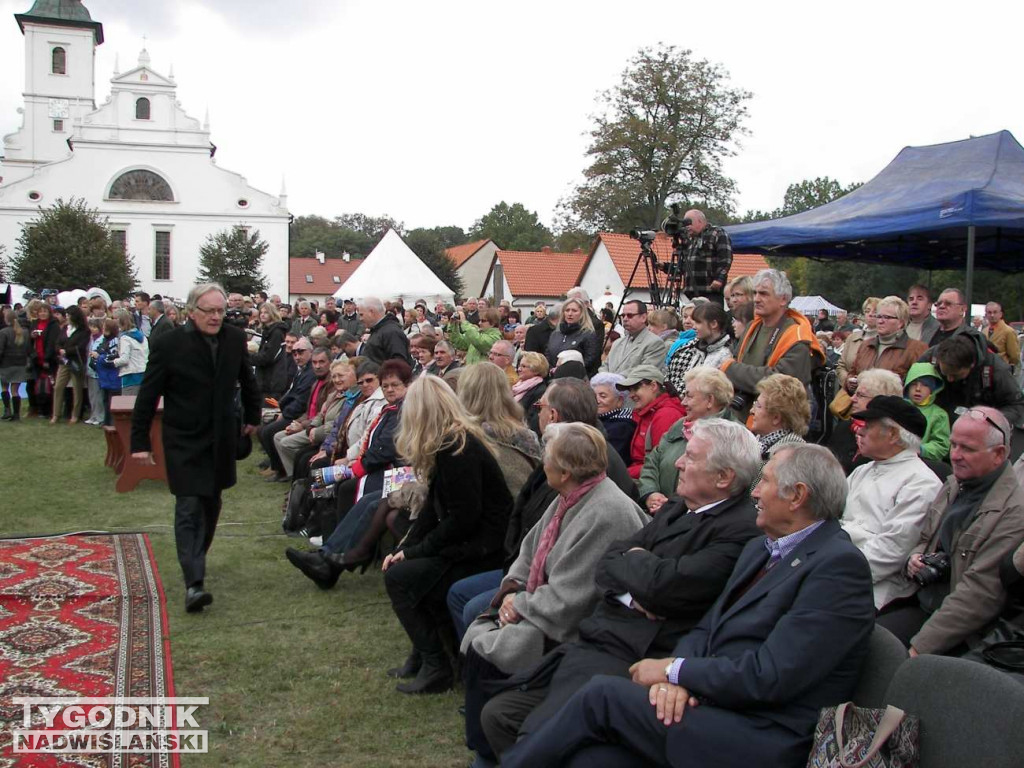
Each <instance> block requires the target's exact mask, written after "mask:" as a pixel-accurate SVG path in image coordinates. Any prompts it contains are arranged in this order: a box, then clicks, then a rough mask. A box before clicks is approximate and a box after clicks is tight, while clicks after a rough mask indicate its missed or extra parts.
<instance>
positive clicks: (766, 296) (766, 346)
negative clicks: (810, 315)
mask: <svg viewBox="0 0 1024 768" xmlns="http://www.w3.org/2000/svg"><path fill="white" fill-rule="evenodd" d="M792 299H793V286H792V284H791V283H790V282H789V278H788V277H786V273H785V272H780V271H779V270H777V269H762V270H761V271H760V272H758V273H757V274H756V275H755V276H754V319H753V320H752V321H751V323H750V325H749V326H748V327H747V332H746V334H744V336H743V338H742V339H741V340H740V345H739V348H738V349H737V351H736V357H735V358H734V359H730V360H727V361H726V362H725V363H723V364H722V371H724V372H725V375H726V376H728V377H729V381H731V382H732V385H733V387H734V388H735V389H736V392H737V393H742V396H743V398H742V399H743V407H742V408H741V409H739V410H740V415H741V416H742V417H743V418H746V416H747V414H748V413H749V412H750V407H751V406H752V405H753V404H754V400H756V399H757V384H758V382H759V381H761V379H764V378H767V377H768V376H771V375H772V374H773V373H784V374H786V375H787V376H792V377H793V378H795V379H797V380H799V381H801V382H803V383H804V384H809V383H810V381H811V374H812V373H813V372H814V370H815V369H816V368H818V367H820V366H821V365H824V363H825V352H824V350H822V348H821V344H820V343H819V342H818V339H817V337H816V336H815V335H814V329H813V328H812V327H811V324H810V322H809V321H808V320H807V318H806V317H804V316H803V315H802V314H800V313H799V312H797V311H796V310H793V309H790V308H789V302H790V301H791V300H792Z"/></svg>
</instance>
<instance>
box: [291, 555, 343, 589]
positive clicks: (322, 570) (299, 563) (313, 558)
mask: <svg viewBox="0 0 1024 768" xmlns="http://www.w3.org/2000/svg"><path fill="white" fill-rule="evenodd" d="M284 554H285V557H287V558H288V562H290V563H291V564H292V565H294V566H295V567H296V568H298V569H299V570H300V571H302V573H303V574H305V575H306V577H307V578H308V579H310V581H312V582H313V583H314V584H316V585H317V586H318V587H320V589H330V588H331V587H333V586H334V585H335V584H337V583H338V577H339V576H340V575H341V570H340V569H339V568H335V567H333V566H332V565H331V564H330V563H328V562H327V561H326V560H325V559H324V556H323V555H321V554H320V553H319V552H300V551H299V550H297V549H292V548H291V547H288V549H286V550H285V551H284Z"/></svg>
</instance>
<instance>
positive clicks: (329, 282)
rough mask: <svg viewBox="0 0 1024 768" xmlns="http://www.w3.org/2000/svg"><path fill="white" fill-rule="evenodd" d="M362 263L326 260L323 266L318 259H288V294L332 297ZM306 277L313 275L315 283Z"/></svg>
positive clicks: (357, 260)
mask: <svg viewBox="0 0 1024 768" xmlns="http://www.w3.org/2000/svg"><path fill="white" fill-rule="evenodd" d="M362 263H363V260H362V259H352V261H345V260H344V259H324V263H323V264H321V263H320V262H319V260H317V259H288V293H290V294H291V295H292V296H301V295H303V294H307V293H308V294H310V295H312V296H330V295H331V294H332V293H334V292H335V291H336V290H338V289H339V288H340V287H341V286H342V285H344V284H345V281H346V280H348V279H349V278H350V277H352V274H353V273H354V272H355V271H356V270H357V269H358V268H359V265H360V264H362ZM306 275H312V277H313V282H309V281H308V280H306ZM335 278H338V279H337V280H335Z"/></svg>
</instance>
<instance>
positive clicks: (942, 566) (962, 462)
mask: <svg viewBox="0 0 1024 768" xmlns="http://www.w3.org/2000/svg"><path fill="white" fill-rule="evenodd" d="M1011 429H1012V428H1011V426H1010V423H1009V422H1008V421H1007V420H1006V417H1005V416H1003V414H1002V413H1000V412H999V411H997V410H996V409H995V408H990V407H988V406H983V405H979V406H976V407H974V408H968V409H966V410H965V411H964V413H963V414H962V415H961V416H960V418H958V419H957V420H956V423H955V424H953V431H952V432H951V434H950V440H949V446H950V450H949V458H950V461H951V462H952V464H953V476H952V477H950V478H949V479H948V480H946V483H945V485H943V486H942V489H941V490H940V491H939V493H938V495H937V496H936V497H935V500H934V501H932V503H931V504H930V505H929V507H928V512H927V515H926V517H925V522H924V526H923V527H922V529H921V535H920V538H919V539H918V541H917V544H916V546H915V547H914V548H913V550H912V551H913V554H912V555H910V557H909V558H908V559H907V561H906V569H905V573H906V575H907V576H908V577H909V578H911V579H913V580H914V581H915V582H917V584H918V585H920V586H919V587H918V591H917V593H916V594H915V595H914V596H913V597H911V598H908V599H907V600H902V601H899V603H893V604H892V605H891V606H890V608H891V609H892V610H887V611H886V612H884V613H883V615H881V616H879V619H878V622H879V623H880V624H882V625H883V626H885V627H886V629H888V630H890V631H891V632H892V633H893V634H894V635H896V637H898V638H899V639H900V640H902V641H903V642H904V643H905V644H907V645H908V646H909V648H910V655H911V656H917V655H918V654H921V653H936V654H947V655H959V654H961V653H963V652H964V651H966V650H967V649H968V647H973V646H974V645H976V644H977V643H978V641H979V640H980V639H981V637H983V636H984V634H985V631H986V630H987V629H988V628H989V626H990V625H991V624H992V622H994V621H995V620H996V619H997V618H999V614H1000V612H1001V611H1002V610H1003V606H1004V605H1005V603H1006V588H1005V587H1004V586H1003V583H1002V581H1001V580H1000V578H999V571H1000V566H1001V564H1002V562H1003V560H1004V559H1005V558H1007V557H1008V556H1009V555H1010V553H1012V552H1013V551H1014V550H1015V549H1016V548H1017V547H1018V546H1019V545H1020V543H1021V541H1024V491H1022V490H1021V487H1020V485H1019V484H1018V483H1017V478H1016V476H1015V474H1014V471H1013V467H1011V466H1010V463H1009V461H1008V460H1007V459H1008V456H1009V452H1010V431H1011Z"/></svg>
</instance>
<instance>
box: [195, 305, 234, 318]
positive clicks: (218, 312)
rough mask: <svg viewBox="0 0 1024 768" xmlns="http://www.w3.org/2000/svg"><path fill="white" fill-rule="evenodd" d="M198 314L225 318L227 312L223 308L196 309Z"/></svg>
mask: <svg viewBox="0 0 1024 768" xmlns="http://www.w3.org/2000/svg"><path fill="white" fill-rule="evenodd" d="M196 312H202V313H203V314H204V315H212V316H214V317H224V313H225V312H227V310H226V309H224V308H223V307H209V308H208V307H196Z"/></svg>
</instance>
